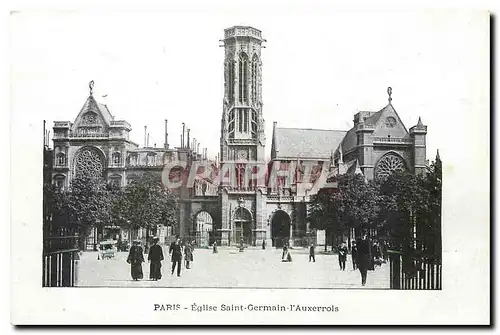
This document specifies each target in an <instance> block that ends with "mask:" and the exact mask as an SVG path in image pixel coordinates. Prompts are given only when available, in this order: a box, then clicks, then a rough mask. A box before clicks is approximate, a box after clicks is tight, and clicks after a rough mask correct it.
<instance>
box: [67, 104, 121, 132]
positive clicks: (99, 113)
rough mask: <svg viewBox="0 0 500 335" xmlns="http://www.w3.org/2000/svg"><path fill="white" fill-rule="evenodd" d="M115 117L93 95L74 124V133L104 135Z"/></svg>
mask: <svg viewBox="0 0 500 335" xmlns="http://www.w3.org/2000/svg"><path fill="white" fill-rule="evenodd" d="M112 120H113V116H112V115H111V112H110V111H109V109H108V107H107V106H106V105H104V104H100V103H98V102H97V101H96V100H95V99H94V97H93V96H92V95H90V96H89V97H88V98H87V100H86V101H85V103H84V105H83V107H82V109H81V110H80V113H78V115H77V117H76V119H75V122H74V123H73V126H72V129H71V131H72V132H79V130H82V131H91V132H97V133H102V132H105V131H107V129H108V128H109V126H110V124H111V121H112Z"/></svg>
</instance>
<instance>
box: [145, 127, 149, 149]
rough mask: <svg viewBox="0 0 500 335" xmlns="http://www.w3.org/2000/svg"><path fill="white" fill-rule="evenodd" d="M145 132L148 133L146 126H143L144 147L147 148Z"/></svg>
mask: <svg viewBox="0 0 500 335" xmlns="http://www.w3.org/2000/svg"><path fill="white" fill-rule="evenodd" d="M147 132H148V126H144V146H147V140H146V138H147Z"/></svg>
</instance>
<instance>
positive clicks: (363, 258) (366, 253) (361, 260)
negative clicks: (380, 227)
mask: <svg viewBox="0 0 500 335" xmlns="http://www.w3.org/2000/svg"><path fill="white" fill-rule="evenodd" d="M356 245H357V247H358V262H357V263H358V268H359V272H360V273H361V285H363V286H365V285H366V276H367V274H368V267H369V266H370V241H369V240H368V235H367V234H364V235H363V238H362V239H360V240H359V241H358V242H357V243H356Z"/></svg>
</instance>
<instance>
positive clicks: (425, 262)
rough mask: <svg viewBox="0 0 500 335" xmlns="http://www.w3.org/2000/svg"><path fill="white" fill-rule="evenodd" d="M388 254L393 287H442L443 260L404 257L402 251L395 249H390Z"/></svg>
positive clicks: (438, 288)
mask: <svg viewBox="0 0 500 335" xmlns="http://www.w3.org/2000/svg"><path fill="white" fill-rule="evenodd" d="M388 254H389V264H390V281H391V283H390V287H391V289H397V290H441V289H442V263H441V260H439V259H432V258H424V257H403V254H402V253H401V252H400V251H394V250H388Z"/></svg>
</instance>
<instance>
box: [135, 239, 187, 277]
mask: <svg viewBox="0 0 500 335" xmlns="http://www.w3.org/2000/svg"><path fill="white" fill-rule="evenodd" d="M159 240H160V239H159V238H157V237H154V238H153V239H152V245H151V247H150V248H149V252H148V261H149V263H150V266H149V279H151V280H153V281H157V280H159V279H161V277H162V274H161V267H162V261H163V260H164V257H163V248H162V247H161V246H160V245H159V243H158V242H159ZM193 250H194V246H193V244H192V243H190V242H187V243H185V244H184V245H183V243H182V242H181V239H180V237H179V236H176V238H175V241H174V242H172V243H171V244H170V248H169V251H168V254H169V255H170V256H171V262H172V270H171V274H172V275H173V274H174V272H175V270H176V269H177V276H178V277H180V276H181V263H182V258H183V251H184V261H185V267H186V269H190V268H191V263H192V262H193ZM127 263H129V264H130V273H131V275H132V279H133V280H135V281H137V280H140V279H142V278H143V277H144V275H143V272H142V263H144V250H143V248H142V247H141V241H140V240H136V241H134V242H133V244H132V247H130V250H129V253H128V257H127Z"/></svg>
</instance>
